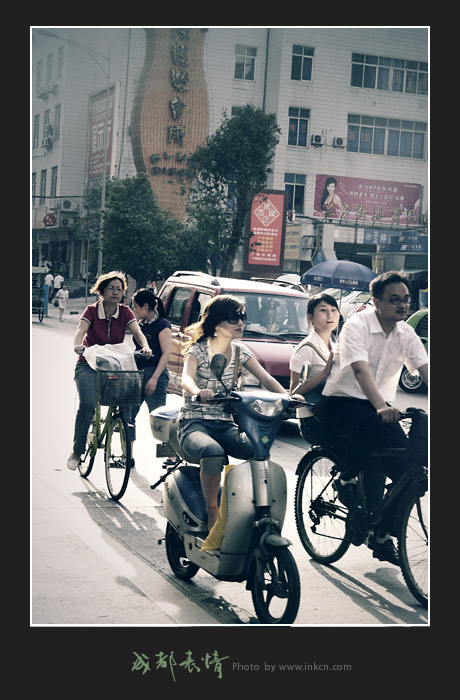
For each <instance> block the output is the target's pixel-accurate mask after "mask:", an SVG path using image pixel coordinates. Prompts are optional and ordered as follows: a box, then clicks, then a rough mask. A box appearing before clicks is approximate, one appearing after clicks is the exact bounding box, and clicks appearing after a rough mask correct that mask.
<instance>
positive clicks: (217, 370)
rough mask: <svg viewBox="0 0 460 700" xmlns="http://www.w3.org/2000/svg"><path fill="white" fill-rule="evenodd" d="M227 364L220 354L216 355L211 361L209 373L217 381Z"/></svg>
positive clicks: (223, 356)
mask: <svg viewBox="0 0 460 700" xmlns="http://www.w3.org/2000/svg"><path fill="white" fill-rule="evenodd" d="M226 364H227V358H226V357H225V355H223V354H222V353H219V352H218V353H216V354H215V355H214V356H213V358H212V360H211V372H212V373H213V375H214V376H215V377H217V379H221V377H222V375H223V373H224V369H225V365H226Z"/></svg>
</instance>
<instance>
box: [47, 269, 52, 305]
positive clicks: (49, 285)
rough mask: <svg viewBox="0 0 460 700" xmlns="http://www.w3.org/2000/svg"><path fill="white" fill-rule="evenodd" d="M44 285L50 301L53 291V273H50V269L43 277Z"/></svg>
mask: <svg viewBox="0 0 460 700" xmlns="http://www.w3.org/2000/svg"><path fill="white" fill-rule="evenodd" d="M45 286H47V287H48V301H51V295H52V291H53V275H52V274H51V271H48V274H47V275H46V277H45Z"/></svg>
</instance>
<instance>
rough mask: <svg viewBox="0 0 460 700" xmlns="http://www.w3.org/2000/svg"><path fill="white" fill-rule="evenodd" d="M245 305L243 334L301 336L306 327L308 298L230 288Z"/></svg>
mask: <svg viewBox="0 0 460 700" xmlns="http://www.w3.org/2000/svg"><path fill="white" fill-rule="evenodd" d="M232 296H235V297H237V298H238V299H240V301H241V303H242V304H244V306H245V309H246V315H247V321H246V326H245V330H244V336H245V337H251V336H254V337H255V336H257V335H270V336H275V337H281V336H284V337H289V336H292V337H294V338H295V337H299V336H302V337H303V336H305V335H306V334H307V331H308V322H307V303H308V298H307V296H305V298H304V297H303V296H302V297H300V296H299V297H291V296H284V295H281V294H276V293H275V294H259V293H253V292H232Z"/></svg>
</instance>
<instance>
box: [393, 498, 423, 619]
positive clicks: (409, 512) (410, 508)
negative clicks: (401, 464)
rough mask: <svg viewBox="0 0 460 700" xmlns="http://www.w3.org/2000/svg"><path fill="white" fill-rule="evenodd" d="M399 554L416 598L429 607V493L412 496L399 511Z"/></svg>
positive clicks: (406, 578) (403, 569)
mask: <svg viewBox="0 0 460 700" xmlns="http://www.w3.org/2000/svg"><path fill="white" fill-rule="evenodd" d="M399 523H400V524H399V528H398V551H399V559H400V566H401V571H402V575H403V577H404V580H405V582H406V584H407V587H408V589H409V590H410V592H411V593H412V595H413V596H414V597H415V598H416V599H417V600H418V601H419V603H421V604H422V605H424V606H425V607H428V493H425V494H424V495H423V496H419V495H418V494H415V493H409V495H408V496H407V498H405V499H404V501H402V502H401V506H400V509H399Z"/></svg>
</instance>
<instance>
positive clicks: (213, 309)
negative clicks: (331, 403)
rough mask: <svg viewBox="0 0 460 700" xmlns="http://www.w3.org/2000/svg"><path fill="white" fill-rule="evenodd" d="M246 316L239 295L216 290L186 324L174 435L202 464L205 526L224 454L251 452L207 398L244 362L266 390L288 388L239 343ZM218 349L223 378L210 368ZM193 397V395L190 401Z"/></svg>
mask: <svg viewBox="0 0 460 700" xmlns="http://www.w3.org/2000/svg"><path fill="white" fill-rule="evenodd" d="M245 321H246V313H245V311H244V305H243V304H242V303H241V302H240V301H239V299H237V298H236V297H232V296H229V295H218V296H215V297H214V298H213V299H212V300H211V301H210V302H208V304H207V305H206V307H205V309H204V312H203V315H202V317H201V319H200V320H199V321H198V323H195V324H193V325H192V326H190V327H189V330H191V331H192V338H191V340H190V342H189V343H188V344H187V346H186V356H185V362H184V368H183V373H182V388H183V396H184V404H183V406H182V407H181V410H180V414H179V423H178V439H179V443H180V446H181V448H182V449H183V450H184V451H185V452H186V454H187V455H189V456H190V457H191V458H192V459H193V461H195V462H196V463H197V464H200V467H201V472H200V479H201V486H202V489H203V495H204V498H205V501H206V510H207V521H208V522H207V525H208V530H210V529H211V527H212V525H213V524H214V522H215V521H216V519H217V516H218V505H217V497H218V492H219V486H220V480H221V472H222V469H223V467H224V465H225V463H226V461H227V455H231V456H232V457H235V458H237V459H242V460H248V459H251V458H252V457H253V456H254V450H253V447H252V445H251V443H250V441H249V440H248V438H247V437H246V436H245V435H244V434H240V433H239V431H238V426H237V425H236V423H235V422H234V420H233V417H232V414H231V413H228V412H226V411H225V407H224V405H223V404H222V403H207V400H208V399H211V398H212V397H213V396H214V395H215V394H216V393H219V387H221V381H222V383H223V384H224V386H225V387H226V388H227V389H232V388H233V385H234V380H235V376H236V373H237V372H238V368H239V367H243V366H244V367H245V368H246V369H247V370H249V372H251V374H253V375H254V376H255V377H256V379H258V380H259V381H260V383H261V384H262V385H263V386H264V388H265V389H267V390H268V391H272V392H278V393H287V392H286V390H285V389H284V388H283V387H282V386H281V384H279V382H277V381H276V379H274V378H273V377H272V376H271V375H270V374H268V372H267V371H266V370H265V369H264V368H263V367H262V365H260V364H259V362H258V361H257V360H256V359H255V357H254V356H253V354H252V352H251V351H250V350H249V349H248V348H247V347H246V346H245V345H244V344H243V343H241V342H238V341H239V339H240V338H241V337H242V335H243V329H244V323H245ZM217 353H222V354H224V355H225V356H226V358H227V365H226V367H225V370H224V373H223V375H222V378H221V381H219V380H217V379H216V378H215V377H214V375H213V374H212V372H211V369H210V362H211V359H212V357H213V356H214V355H215V354H217ZM237 356H239V362H238V359H237ZM235 365H236V372H235ZM220 393H221V392H220ZM192 397H197V398H196V399H195V400H193V401H192Z"/></svg>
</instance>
